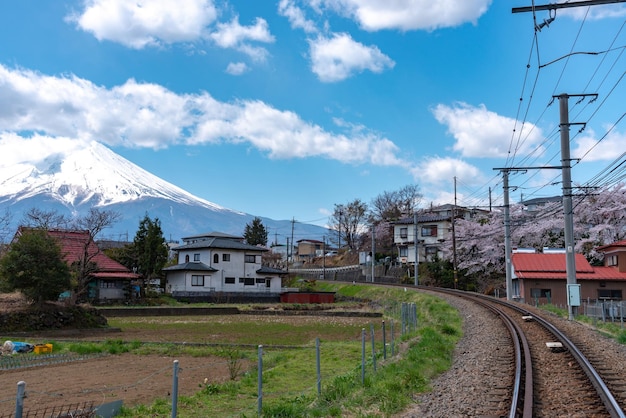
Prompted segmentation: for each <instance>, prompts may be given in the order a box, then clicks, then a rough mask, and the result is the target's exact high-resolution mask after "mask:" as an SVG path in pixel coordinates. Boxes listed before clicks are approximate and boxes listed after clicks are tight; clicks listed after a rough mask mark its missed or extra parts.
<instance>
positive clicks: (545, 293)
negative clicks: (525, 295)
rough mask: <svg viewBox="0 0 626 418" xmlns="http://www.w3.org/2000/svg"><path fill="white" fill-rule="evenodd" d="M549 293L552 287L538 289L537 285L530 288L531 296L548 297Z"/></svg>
mask: <svg viewBox="0 0 626 418" xmlns="http://www.w3.org/2000/svg"><path fill="white" fill-rule="evenodd" d="M551 294H552V289H539V288H537V287H533V288H531V289H530V297H531V298H549V297H550V295H551Z"/></svg>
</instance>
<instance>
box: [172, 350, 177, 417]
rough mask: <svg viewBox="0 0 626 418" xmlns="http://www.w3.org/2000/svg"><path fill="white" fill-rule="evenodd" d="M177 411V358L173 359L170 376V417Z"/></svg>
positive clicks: (174, 415)
mask: <svg viewBox="0 0 626 418" xmlns="http://www.w3.org/2000/svg"><path fill="white" fill-rule="evenodd" d="M177 413H178V360H174V377H172V418H176V414H177Z"/></svg>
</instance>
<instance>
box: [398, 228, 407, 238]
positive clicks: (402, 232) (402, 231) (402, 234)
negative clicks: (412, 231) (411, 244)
mask: <svg viewBox="0 0 626 418" xmlns="http://www.w3.org/2000/svg"><path fill="white" fill-rule="evenodd" d="M408 236H409V228H400V238H407V237H408Z"/></svg>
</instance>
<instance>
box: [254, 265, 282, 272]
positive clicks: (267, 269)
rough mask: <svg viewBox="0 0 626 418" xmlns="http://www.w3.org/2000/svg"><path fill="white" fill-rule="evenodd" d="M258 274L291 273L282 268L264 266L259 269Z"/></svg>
mask: <svg viewBox="0 0 626 418" xmlns="http://www.w3.org/2000/svg"><path fill="white" fill-rule="evenodd" d="M256 272H257V274H289V272H287V271H285V270H281V269H275V268H273V267H268V266H262V267H261V268H260V269H258V270H257V271H256Z"/></svg>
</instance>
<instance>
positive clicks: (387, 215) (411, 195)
mask: <svg viewBox="0 0 626 418" xmlns="http://www.w3.org/2000/svg"><path fill="white" fill-rule="evenodd" d="M419 190H420V189H419V186H417V185H415V184H409V185H406V186H404V187H402V188H401V189H399V190H394V191H391V192H387V191H385V192H383V193H381V194H379V195H378V196H376V197H375V198H374V199H373V200H372V203H371V213H370V216H371V217H372V221H373V222H374V223H378V222H381V221H382V222H384V221H395V220H398V219H400V218H402V217H403V216H411V215H412V214H413V212H415V211H416V210H417V207H418V206H419V203H420V202H421V200H422V194H421V193H420V191H419Z"/></svg>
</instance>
